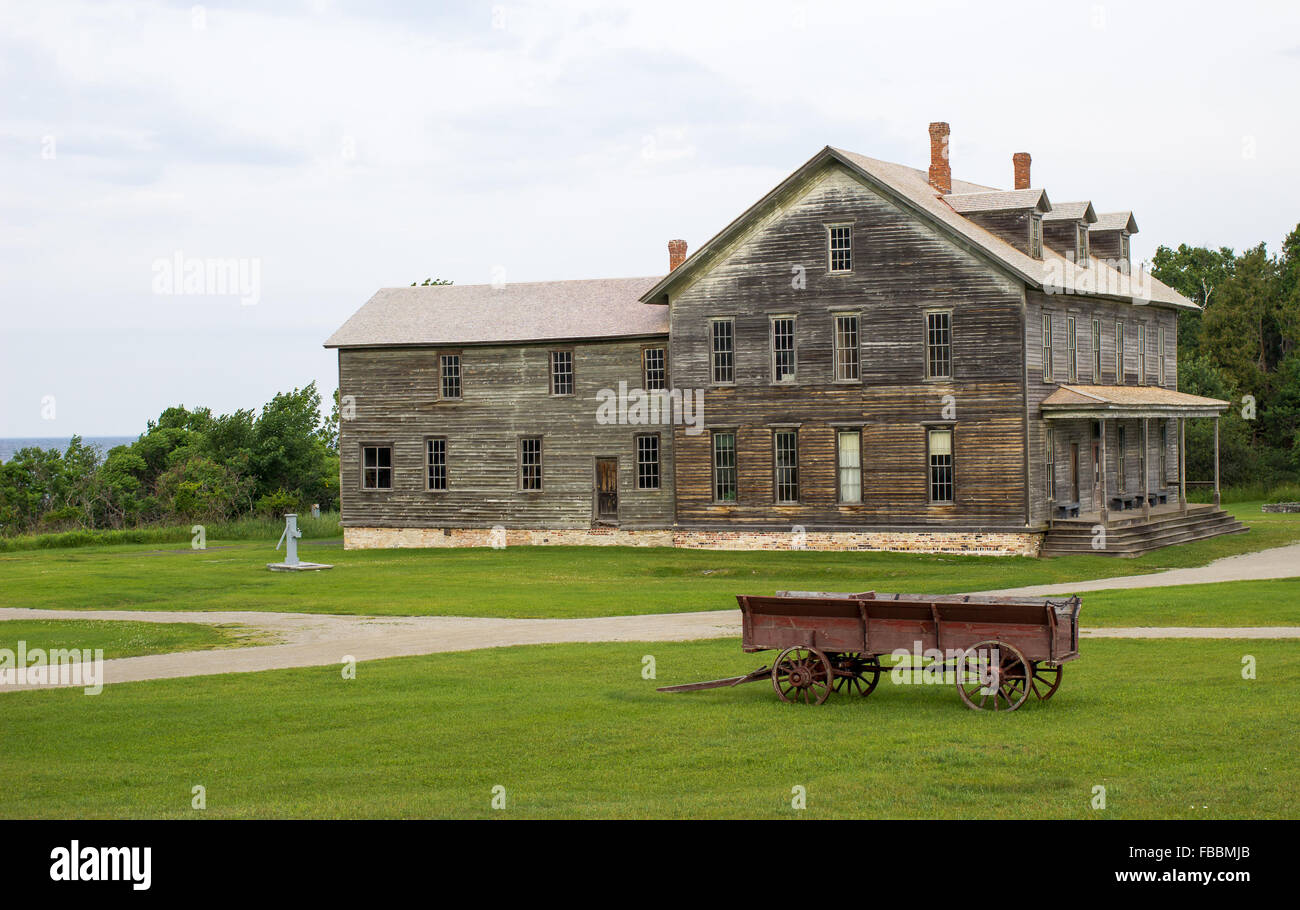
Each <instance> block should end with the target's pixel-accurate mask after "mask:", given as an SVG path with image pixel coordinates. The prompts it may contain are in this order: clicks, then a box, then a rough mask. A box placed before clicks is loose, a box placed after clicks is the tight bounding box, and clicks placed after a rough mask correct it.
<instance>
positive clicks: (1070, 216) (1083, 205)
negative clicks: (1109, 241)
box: [1043, 201, 1097, 224]
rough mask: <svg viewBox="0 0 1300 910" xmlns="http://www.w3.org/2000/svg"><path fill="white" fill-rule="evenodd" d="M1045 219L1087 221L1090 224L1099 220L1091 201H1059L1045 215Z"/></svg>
mask: <svg viewBox="0 0 1300 910" xmlns="http://www.w3.org/2000/svg"><path fill="white" fill-rule="evenodd" d="M1043 220H1044V221H1086V222H1088V223H1089V224H1091V223H1092V222H1094V221H1096V220H1097V213H1096V212H1095V211H1094V210H1093V208H1092V203H1091V202H1086V201H1085V202H1058V203H1057V204H1056V205H1054V206H1052V210H1051V211H1050V212H1048V213H1047V214H1046V215H1044V216H1043Z"/></svg>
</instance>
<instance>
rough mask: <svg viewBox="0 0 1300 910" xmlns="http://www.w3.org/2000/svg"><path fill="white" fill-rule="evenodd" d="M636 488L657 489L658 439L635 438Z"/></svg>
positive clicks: (655, 437)
mask: <svg viewBox="0 0 1300 910" xmlns="http://www.w3.org/2000/svg"><path fill="white" fill-rule="evenodd" d="M636 488H637V489H638V490H657V489H659V437H658V436H657V435H655V436H638V437H637V438H636Z"/></svg>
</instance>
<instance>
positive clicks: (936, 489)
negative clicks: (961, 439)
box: [928, 428, 952, 502]
mask: <svg viewBox="0 0 1300 910" xmlns="http://www.w3.org/2000/svg"><path fill="white" fill-rule="evenodd" d="M928 447H929V450H930V502H952V429H951V428H948V429H942V430H931V431H930V433H929V446H928Z"/></svg>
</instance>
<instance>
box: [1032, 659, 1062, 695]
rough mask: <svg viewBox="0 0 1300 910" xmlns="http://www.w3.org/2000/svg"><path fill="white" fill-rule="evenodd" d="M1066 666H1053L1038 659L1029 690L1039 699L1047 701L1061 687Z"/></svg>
mask: <svg viewBox="0 0 1300 910" xmlns="http://www.w3.org/2000/svg"><path fill="white" fill-rule="evenodd" d="M1064 672H1065V668H1064V667H1062V666H1061V665H1060V664H1057V665H1056V666H1054V667H1053V666H1051V665H1050V664H1047V663H1044V662H1043V661H1041V660H1040V661H1038V662H1037V663H1035V664H1034V673H1033V677H1032V678H1031V679H1030V680H1029V690H1030V691H1031V692H1033V693H1034V695H1036V696H1037V697H1038V700H1039V701H1047V700H1048V699H1049V698H1051V697H1052V696H1053V695H1055V694H1056V690H1057V689H1059V688H1061V674H1062V673H1064Z"/></svg>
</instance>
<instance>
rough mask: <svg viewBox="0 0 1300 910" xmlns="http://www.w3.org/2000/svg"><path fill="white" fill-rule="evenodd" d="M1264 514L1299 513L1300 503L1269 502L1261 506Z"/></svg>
mask: <svg viewBox="0 0 1300 910" xmlns="http://www.w3.org/2000/svg"><path fill="white" fill-rule="evenodd" d="M1261 511H1264V512H1300V502H1271V503H1269V504H1268V505H1266V506H1263V507H1262V509H1261Z"/></svg>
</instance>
